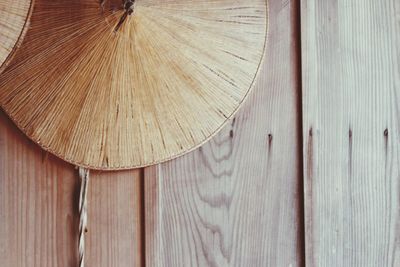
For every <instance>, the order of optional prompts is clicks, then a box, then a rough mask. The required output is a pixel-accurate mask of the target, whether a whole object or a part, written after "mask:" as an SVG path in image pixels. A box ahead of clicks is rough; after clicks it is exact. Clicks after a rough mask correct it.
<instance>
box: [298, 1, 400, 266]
mask: <svg viewBox="0 0 400 267" xmlns="http://www.w3.org/2000/svg"><path fill="white" fill-rule="evenodd" d="M301 11H302V16H301V17H302V31H301V32H302V59H303V61H302V63H303V64H302V70H303V116H304V123H303V136H304V158H305V171H304V175H305V196H306V243H307V245H306V251H307V253H306V254H307V256H306V262H307V264H308V266H363V267H364V266H399V265H400V261H399V255H400V254H399V241H398V240H399V238H400V220H399V208H400V205H399V199H400V195H399V185H400V184H399V177H400V173H399V153H400V144H399V130H400V128H399V121H400V118H399V103H400V79H399V75H400V68H399V66H400V42H399V40H400V24H399V18H400V2H399V1H397V0H387V1H374V0H362V1H346V0H337V1H315V0H306V1H302V7H301Z"/></svg>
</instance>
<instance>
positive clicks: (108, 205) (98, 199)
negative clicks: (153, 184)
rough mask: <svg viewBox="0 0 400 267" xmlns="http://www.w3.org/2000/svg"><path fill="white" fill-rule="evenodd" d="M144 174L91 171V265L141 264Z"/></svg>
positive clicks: (89, 232)
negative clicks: (142, 182) (142, 187)
mask: <svg viewBox="0 0 400 267" xmlns="http://www.w3.org/2000/svg"><path fill="white" fill-rule="evenodd" d="M142 175H143V171H142V170H132V171H121V172H92V173H91V180H90V185H89V186H90V187H89V192H88V193H89V195H88V206H89V210H88V218H89V221H88V232H87V245H86V251H87V261H88V264H87V265H88V266H97V267H102V266H104V267H113V266H115V267H125V266H126V267H134V266H141V262H142V257H141V255H142V254H143V253H144V252H143V250H142V248H141V244H142V242H141V230H142V229H141V202H142V199H141V192H140V188H141V179H142V177H141V176H142Z"/></svg>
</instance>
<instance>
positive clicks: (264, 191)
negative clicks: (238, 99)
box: [145, 0, 302, 267]
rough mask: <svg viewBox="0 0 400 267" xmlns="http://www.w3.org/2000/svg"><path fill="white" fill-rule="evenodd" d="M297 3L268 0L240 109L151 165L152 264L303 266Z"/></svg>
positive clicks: (148, 242)
mask: <svg viewBox="0 0 400 267" xmlns="http://www.w3.org/2000/svg"><path fill="white" fill-rule="evenodd" d="M296 12H297V10H296V8H295V6H294V2H293V1H279V0H272V1H270V12H269V14H270V26H269V29H270V33H269V44H268V45H269V47H268V53H267V55H266V56H267V59H266V61H265V64H264V67H263V70H262V72H261V74H260V77H259V80H258V83H257V86H256V88H255V90H254V92H253V93H252V94H251V96H250V98H249V100H248V101H247V103H246V104H245V105H244V107H243V109H242V110H241V111H240V112H239V114H238V115H237V116H236V118H235V119H234V120H233V121H231V122H230V123H229V125H227V126H226V127H225V128H224V129H223V131H222V132H221V133H220V134H218V136H217V137H215V138H214V139H213V140H212V141H211V142H210V143H208V144H206V145H204V146H203V147H202V148H201V149H199V150H196V151H195V152H193V153H191V154H189V155H186V156H184V157H181V158H179V159H177V160H174V161H172V162H169V163H166V164H162V165H158V166H156V167H152V168H147V169H146V170H145V192H146V195H145V211H146V213H145V221H146V223H145V227H146V266H193V267H195V266H301V263H302V238H301V229H302V215H301V212H300V202H299V200H300V199H301V197H300V196H299V191H300V192H301V190H302V189H301V188H300V187H299V186H300V179H301V164H300V163H301V162H300V158H299V156H300V155H301V148H300V146H299V141H300V137H299V135H300V132H301V130H300V128H299V126H300V125H299V124H300V122H299V120H298V119H299V118H298V117H297V116H298V114H299V109H300V103H299V102H298V100H299V99H298V94H300V88H299V87H298V84H299V81H298V80H297V78H298V77H297V71H298V69H297V67H298V65H297V54H296V49H297V47H296V39H295V38H296V37H297V32H296V30H297V27H298V26H297V24H296Z"/></svg>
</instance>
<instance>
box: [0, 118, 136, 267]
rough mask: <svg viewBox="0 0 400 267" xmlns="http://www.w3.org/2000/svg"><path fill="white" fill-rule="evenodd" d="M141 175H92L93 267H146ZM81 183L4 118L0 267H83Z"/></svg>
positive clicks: (0, 132) (89, 246)
mask: <svg viewBox="0 0 400 267" xmlns="http://www.w3.org/2000/svg"><path fill="white" fill-rule="evenodd" d="M139 182H140V171H126V172H118V173H99V172H94V173H92V175H91V180H90V185H89V196H88V205H89V224H88V229H89V232H88V233H87V237H86V238H87V243H86V252H87V266H107V267H110V266H140V262H141V257H140V255H141V254H142V251H141V248H140V243H141V242H140V228H139V221H140V220H139V216H138V213H139V208H140V194H139V188H140V187H139ZM78 197H79V178H78V176H77V172H76V170H75V169H74V167H73V166H72V165H69V164H67V163H65V162H63V161H61V160H59V159H57V158H56V157H54V156H52V155H48V154H46V153H44V152H43V151H42V150H41V149H40V148H39V147H38V146H37V145H35V144H33V143H32V142H30V141H28V139H27V138H26V137H24V136H23V135H22V134H21V133H20V132H19V130H17V129H16V127H15V126H14V125H13V124H12V123H11V121H10V120H9V119H8V118H7V117H6V116H5V115H4V114H3V113H2V112H0V266H5V267H11V266H12V267H22V266H29V267H32V266H33V267H57V266H59V267H61V266H62V267H64V266H71V267H72V266H77V264H78V262H77V242H78V241H77V236H78V216H79V215H78V209H77V205H78Z"/></svg>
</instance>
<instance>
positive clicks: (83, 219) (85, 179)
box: [78, 167, 89, 267]
mask: <svg viewBox="0 0 400 267" xmlns="http://www.w3.org/2000/svg"><path fill="white" fill-rule="evenodd" d="M79 177H80V178H81V190H80V194H79V243H78V249H79V267H85V232H86V231H87V230H86V226H87V191H88V186H89V170H88V169H85V168H81V167H79Z"/></svg>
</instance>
